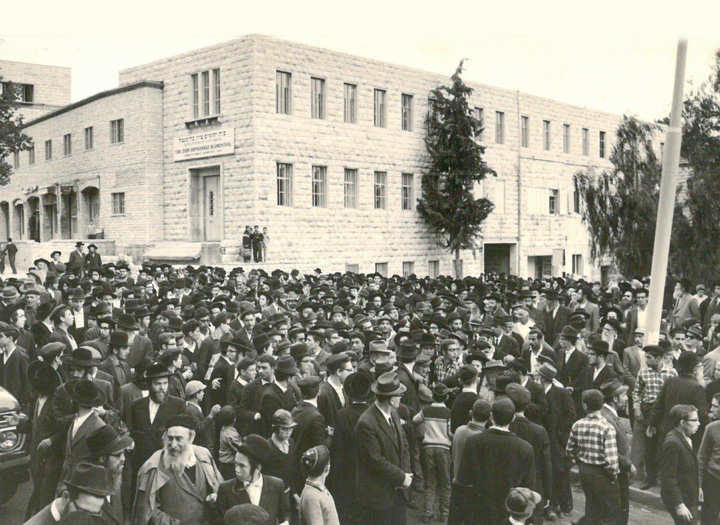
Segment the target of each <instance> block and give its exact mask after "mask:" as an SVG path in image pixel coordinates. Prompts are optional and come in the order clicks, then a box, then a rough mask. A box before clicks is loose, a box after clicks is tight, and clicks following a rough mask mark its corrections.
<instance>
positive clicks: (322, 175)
mask: <svg viewBox="0 0 720 525" xmlns="http://www.w3.org/2000/svg"><path fill="white" fill-rule="evenodd" d="M326 196H327V166H313V167H312V205H313V207H314V208H325V207H326V206H327V199H326Z"/></svg>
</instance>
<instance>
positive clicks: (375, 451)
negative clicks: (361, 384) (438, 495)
mask: <svg viewBox="0 0 720 525" xmlns="http://www.w3.org/2000/svg"><path fill="white" fill-rule="evenodd" d="M371 390H372V391H373V392H374V393H375V396H376V399H375V403H374V404H373V405H372V406H371V407H370V408H368V409H367V410H366V411H365V412H364V413H363V414H362V415H361V416H360V419H359V420H358V422H357V426H356V427H355V438H356V443H357V453H356V458H355V459H356V466H357V469H356V471H355V487H356V492H355V496H356V499H357V506H358V512H361V513H362V515H363V516H364V520H365V523H374V524H378V525H404V524H405V522H406V506H407V497H406V493H405V490H404V489H408V488H409V487H410V484H411V483H412V474H410V454H409V451H408V443H407V438H406V436H405V432H404V431H403V430H402V422H401V420H400V416H398V414H397V407H398V406H399V405H400V398H401V397H402V395H403V394H404V393H405V390H406V387H405V385H403V384H402V383H400V380H399V379H398V375H397V373H395V372H387V373H385V374H383V375H381V376H380V377H378V379H377V380H376V381H375V382H374V383H373V385H372V387H371Z"/></svg>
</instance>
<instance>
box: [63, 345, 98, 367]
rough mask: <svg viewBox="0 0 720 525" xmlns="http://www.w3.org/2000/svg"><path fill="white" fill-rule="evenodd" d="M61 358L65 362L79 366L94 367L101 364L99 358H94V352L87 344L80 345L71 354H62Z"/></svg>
mask: <svg viewBox="0 0 720 525" xmlns="http://www.w3.org/2000/svg"><path fill="white" fill-rule="evenodd" d="M60 359H61V360H62V362H63V363H64V364H66V365H70V366H75V367H78V368H92V367H93V366H99V365H100V361H99V360H98V359H93V352H92V350H91V349H90V348H89V347H87V346H80V347H78V348H76V349H75V350H73V351H72V353H71V354H65V355H63V356H61V357H60Z"/></svg>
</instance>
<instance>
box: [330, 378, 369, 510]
mask: <svg viewBox="0 0 720 525" xmlns="http://www.w3.org/2000/svg"><path fill="white" fill-rule="evenodd" d="M372 382H373V381H372V377H370V376H369V375H368V374H365V373H362V372H360V373H358V372H355V373H352V374H350V375H349V376H347V377H346V378H345V383H344V389H345V393H346V395H347V397H348V403H347V406H346V407H345V408H341V409H340V410H338V412H337V414H336V415H335V426H334V427H333V436H332V440H331V442H330V463H331V465H332V468H331V469H330V475H329V476H328V479H327V487H328V489H329V490H330V492H331V493H332V495H333V498H334V499H335V504H336V507H337V510H338V514H339V516H340V522H341V523H350V524H355V523H359V522H360V516H361V514H360V512H358V509H357V503H356V500H355V471H356V467H355V460H356V458H355V456H356V449H357V442H356V437H355V426H356V425H357V422H358V420H359V419H360V416H361V415H362V414H363V413H364V412H365V411H366V410H367V409H368V405H369V403H370V400H371V399H372V391H371V390H370V387H371V386H372Z"/></svg>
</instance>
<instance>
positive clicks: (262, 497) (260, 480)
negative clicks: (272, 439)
mask: <svg viewBox="0 0 720 525" xmlns="http://www.w3.org/2000/svg"><path fill="white" fill-rule="evenodd" d="M269 454H270V444H269V443H268V441H267V440H266V439H265V438H263V437H261V436H258V435H257V434H250V435H249V436H247V437H246V438H245V440H244V441H243V444H242V445H241V446H240V447H239V448H238V449H237V452H236V454H235V476H236V477H235V479H231V480H228V481H224V482H223V483H221V484H220V487H219V488H218V491H217V501H216V504H215V505H216V511H217V513H218V514H219V515H221V516H223V515H225V513H226V512H227V511H228V510H229V509H231V508H233V507H235V506H236V505H245V504H248V503H251V504H253V505H257V506H258V507H261V508H262V509H264V510H265V511H266V512H267V513H268V514H269V523H272V524H280V525H287V524H288V523H290V518H291V512H290V505H289V501H288V492H287V491H286V489H285V484H284V483H283V481H282V480H281V479H279V478H276V477H274V476H268V475H266V474H263V466H264V463H265V462H266V461H267V458H268V455H269Z"/></svg>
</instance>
